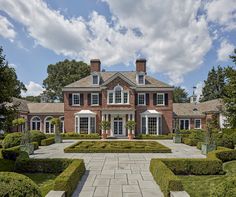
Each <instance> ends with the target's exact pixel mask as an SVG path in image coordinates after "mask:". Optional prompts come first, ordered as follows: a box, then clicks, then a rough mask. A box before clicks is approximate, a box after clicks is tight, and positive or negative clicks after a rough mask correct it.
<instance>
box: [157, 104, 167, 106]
mask: <svg viewBox="0 0 236 197" xmlns="http://www.w3.org/2000/svg"><path fill="white" fill-rule="evenodd" d="M156 106H158V107H163V106H165V104H157V105H156ZM167 106H168V105H167Z"/></svg>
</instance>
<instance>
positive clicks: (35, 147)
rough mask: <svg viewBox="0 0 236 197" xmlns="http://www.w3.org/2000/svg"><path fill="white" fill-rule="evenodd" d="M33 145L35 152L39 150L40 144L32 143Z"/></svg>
mask: <svg viewBox="0 0 236 197" xmlns="http://www.w3.org/2000/svg"><path fill="white" fill-rule="evenodd" d="M31 144H33V145H34V150H37V149H39V144H38V142H31Z"/></svg>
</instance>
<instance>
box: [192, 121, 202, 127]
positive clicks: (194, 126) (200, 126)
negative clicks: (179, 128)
mask: <svg viewBox="0 0 236 197" xmlns="http://www.w3.org/2000/svg"><path fill="white" fill-rule="evenodd" d="M196 120H200V128H196ZM201 128H202V120H201V119H194V129H201Z"/></svg>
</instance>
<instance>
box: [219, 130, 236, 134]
mask: <svg viewBox="0 0 236 197" xmlns="http://www.w3.org/2000/svg"><path fill="white" fill-rule="evenodd" d="M222 132H223V133H224V134H226V135H232V134H235V133H236V129H232V128H224V129H222Z"/></svg>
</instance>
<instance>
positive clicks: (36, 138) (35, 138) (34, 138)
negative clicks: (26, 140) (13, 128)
mask: <svg viewBox="0 0 236 197" xmlns="http://www.w3.org/2000/svg"><path fill="white" fill-rule="evenodd" d="M44 139H46V135H45V134H44V133H43V132H41V131H37V130H32V131H30V141H31V142H38V144H39V145H41V141H42V140H44Z"/></svg>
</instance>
